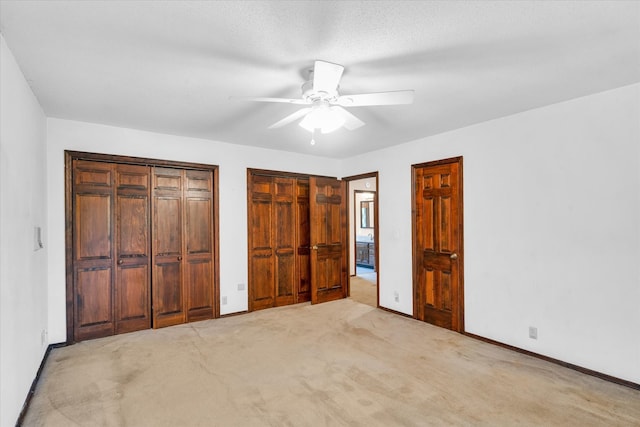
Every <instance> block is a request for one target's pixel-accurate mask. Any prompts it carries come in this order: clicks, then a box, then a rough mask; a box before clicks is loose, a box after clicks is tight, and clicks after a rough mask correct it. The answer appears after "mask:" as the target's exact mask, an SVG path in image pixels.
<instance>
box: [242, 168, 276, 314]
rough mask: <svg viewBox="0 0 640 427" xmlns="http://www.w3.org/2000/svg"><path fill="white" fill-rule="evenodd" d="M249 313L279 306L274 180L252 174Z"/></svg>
mask: <svg viewBox="0 0 640 427" xmlns="http://www.w3.org/2000/svg"><path fill="white" fill-rule="evenodd" d="M248 180H249V183H248V184H249V188H248V192H249V194H248V199H249V200H248V203H249V212H248V216H249V236H248V240H249V311H254V310H261V309H263V308H268V307H273V305H274V303H275V289H274V286H273V283H274V274H275V271H274V260H273V258H274V257H273V232H272V224H273V214H272V210H273V209H272V207H273V177H271V176H262V175H253V174H249V177H248Z"/></svg>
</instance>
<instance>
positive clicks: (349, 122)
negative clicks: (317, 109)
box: [331, 106, 364, 130]
mask: <svg viewBox="0 0 640 427" xmlns="http://www.w3.org/2000/svg"><path fill="white" fill-rule="evenodd" d="M331 110H332V111H337V112H339V113H340V114H341V115H342V117H343V118H344V125H343V126H344V127H345V128H347V129H349V130H354V129H358V128H359V127H361V126H364V122H363V121H362V120H360V119H359V118H357V117H356V116H354V115H353V114H351V113H350V112H348V111H347V110H345V109H344V108H342V107H337V106H333V107H331Z"/></svg>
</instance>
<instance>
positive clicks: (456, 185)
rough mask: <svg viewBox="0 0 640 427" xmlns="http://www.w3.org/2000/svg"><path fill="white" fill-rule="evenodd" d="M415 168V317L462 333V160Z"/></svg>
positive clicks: (416, 166)
mask: <svg viewBox="0 0 640 427" xmlns="http://www.w3.org/2000/svg"><path fill="white" fill-rule="evenodd" d="M412 169H413V190H414V193H413V221H412V223H413V258H414V259H413V268H414V271H413V282H414V283H413V288H414V315H415V317H416V318H418V319H420V320H423V321H426V322H428V323H431V324H434V325H437V326H441V327H444V328H448V329H452V330H455V331H459V332H462V331H463V330H464V295H463V285H462V265H463V264H462V158H455V159H448V160H443V161H440V162H433V163H426V164H423V165H414V166H413V167H412Z"/></svg>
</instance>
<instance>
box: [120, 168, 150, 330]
mask: <svg viewBox="0 0 640 427" xmlns="http://www.w3.org/2000/svg"><path fill="white" fill-rule="evenodd" d="M149 171H150V169H149V167H147V166H133V165H116V166H115V178H116V203H115V213H116V221H115V226H116V228H115V248H116V254H117V255H116V259H117V261H116V270H115V272H116V274H115V316H116V324H115V333H116V334H120V333H124V332H131V331H138V330H141V329H148V328H150V327H151V310H150V308H151V304H150V299H151V295H150V286H151V265H150V264H151V256H150V253H151V244H150V239H149V234H150V233H149V231H150V230H149V227H150V215H149Z"/></svg>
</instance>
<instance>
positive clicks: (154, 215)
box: [67, 155, 218, 342]
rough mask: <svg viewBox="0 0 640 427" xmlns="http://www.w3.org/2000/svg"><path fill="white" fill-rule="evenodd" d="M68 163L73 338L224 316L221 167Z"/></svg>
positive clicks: (69, 308) (70, 334) (69, 299)
mask: <svg viewBox="0 0 640 427" xmlns="http://www.w3.org/2000/svg"><path fill="white" fill-rule="evenodd" d="M96 156H99V155H96ZM67 164H68V168H70V173H68V175H67V183H68V184H67V191H68V194H69V197H68V202H67V210H68V211H70V212H68V214H67V222H68V225H67V245H68V246H69V247H70V251H68V252H67V265H68V270H67V276H68V279H67V280H68V284H67V320H68V327H67V340H68V341H69V342H73V341H81V340H86V339H90V338H98V337H103V336H108V335H113V334H120V333H125V332H131V331H136V330H141V329H148V328H151V327H154V328H158V327H163V326H169V325H174V324H178V323H184V322H192V321H196V320H202V319H210V318H213V317H216V316H217V313H218V310H217V298H216V287H215V283H216V280H215V278H216V277H215V276H216V271H217V268H216V264H217V263H216V261H217V258H216V256H215V248H216V245H215V228H216V227H215V216H214V204H215V191H214V172H213V171H212V170H190V169H184V168H169V167H157V166H151V165H139V164H120V163H112V162H108V161H93V160H84V159H82V158H74V159H72V160H71V161H69V160H68V163H67Z"/></svg>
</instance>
